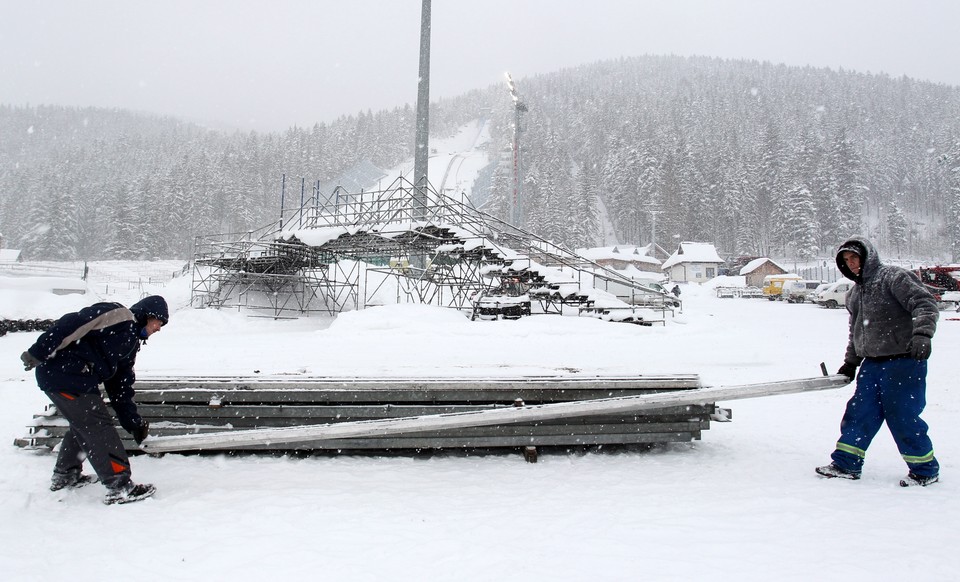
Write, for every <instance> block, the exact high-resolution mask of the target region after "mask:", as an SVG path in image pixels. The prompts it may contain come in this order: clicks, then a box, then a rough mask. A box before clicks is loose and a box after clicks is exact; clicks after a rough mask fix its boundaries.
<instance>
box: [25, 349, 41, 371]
mask: <svg viewBox="0 0 960 582" xmlns="http://www.w3.org/2000/svg"><path fill="white" fill-rule="evenodd" d="M20 361H21V362H23V370H24V371H25V372H29V371H30V370H32V369H34V368H36V367H37V366H39V365H40V364H42V363H43V362H41V361H40V360H38V359H36V358H35V357H33V354H31V353H30V352H23V353H22V354H20Z"/></svg>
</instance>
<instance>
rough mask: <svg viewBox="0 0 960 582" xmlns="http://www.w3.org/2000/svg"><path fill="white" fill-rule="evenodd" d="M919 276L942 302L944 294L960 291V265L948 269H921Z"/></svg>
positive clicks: (918, 270) (947, 267) (918, 272)
mask: <svg viewBox="0 0 960 582" xmlns="http://www.w3.org/2000/svg"><path fill="white" fill-rule="evenodd" d="M916 272H917V275H919V276H920V280H921V281H923V284H924V285H926V286H927V289H929V290H930V292H931V293H933V294H934V295H935V296H936V297H937V301H940V299H941V297H942V295H943V294H944V293H947V292H950V291H960V265H950V266H946V267H920V268H919V269H917V271H916Z"/></svg>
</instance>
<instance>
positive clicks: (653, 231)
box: [647, 205, 663, 251]
mask: <svg viewBox="0 0 960 582" xmlns="http://www.w3.org/2000/svg"><path fill="white" fill-rule="evenodd" d="M647 213H648V214H650V244H651V247H650V250H651V251H655V250H656V248H657V215H658V214H663V210H660V207H659V206H655V205H650V206H649V207H647Z"/></svg>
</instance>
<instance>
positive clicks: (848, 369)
mask: <svg viewBox="0 0 960 582" xmlns="http://www.w3.org/2000/svg"><path fill="white" fill-rule="evenodd" d="M837 374H840V375H843V376H846V377H847V378H849V379H850V381H851V382H853V379H854V378H856V377H857V365H856V364H851V363H850V362H844V363H843V365H842V366H840V369H839V370H837Z"/></svg>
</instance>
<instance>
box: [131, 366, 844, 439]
mask: <svg viewBox="0 0 960 582" xmlns="http://www.w3.org/2000/svg"><path fill="white" fill-rule="evenodd" d="M849 383H850V380H849V379H848V378H847V377H846V376H842V375H833V376H826V377H824V376H818V377H815V378H804V379H800V380H786V381H781V382H767V383H763V384H744V385H739V386H717V387H710V388H698V389H695V390H684V391H680V392H660V393H656V394H642V395H638V396H621V397H617V398H601V399H596V400H580V401H576V402H559V403H555V404H539V405H535V406H523V407H519V408H514V407H507V408H499V409H496V410H480V411H472V412H457V413H449V414H428V415H424V416H409V417H403V418H389V419H383V420H363V421H357V422H341V423H333V424H312V425H304V426H292V427H283V428H261V429H251V430H237V431H227V432H212V433H206V434H192V435H183V436H166V437H148V438H147V439H146V440H144V441H143V443H142V444H141V445H140V448H141V449H143V450H144V451H146V452H148V453H165V452H172V451H203V450H219V449H236V448H243V447H250V446H269V445H279V444H292V443H302V442H310V441H321V440H335V439H345V438H368V437H381V436H386V435H396V434H403V433H417V432H425V431H435V430H447V429H458V428H469V427H477V426H493V425H504V424H519V423H527V422H538V421H544V420H556V419H561V418H573V417H577V416H590V415H598V414H599V415H602V414H622V413H629V412H639V411H641V410H651V409H656V408H668V407H671V406H682V405H691V404H707V403H711V402H717V401H721V400H738V399H744V398H757V397H762V396H774V395H778V394H794V393H797V392H812V391H816V390H829V389H832V388H840V387H841V386H845V385H847V384H849Z"/></svg>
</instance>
